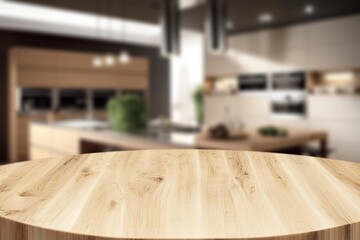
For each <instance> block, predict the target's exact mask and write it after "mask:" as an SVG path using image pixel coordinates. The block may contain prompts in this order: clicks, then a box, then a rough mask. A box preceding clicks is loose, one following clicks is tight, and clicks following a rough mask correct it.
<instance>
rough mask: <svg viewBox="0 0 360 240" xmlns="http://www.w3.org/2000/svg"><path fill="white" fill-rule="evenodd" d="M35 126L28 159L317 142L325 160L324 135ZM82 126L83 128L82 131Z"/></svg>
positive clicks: (270, 148)
mask: <svg viewBox="0 0 360 240" xmlns="http://www.w3.org/2000/svg"><path fill="white" fill-rule="evenodd" d="M78 125H79V126H77V125H76V124H64V123H51V124H49V123H38V122H33V123H31V125H30V159H38V158H45V157H58V156H66V155H73V154H82V153H94V152H105V151H120V150H142V149H184V148H197V149H224V150H249V151H266V152H286V150H287V149H293V148H297V147H301V146H303V145H306V144H307V143H309V142H313V141H318V142H319V145H320V152H322V153H323V154H322V156H326V142H327V141H326V140H327V135H326V133H324V132H316V131H308V132H307V131H301V132H300V131H290V132H289V135H288V136H286V137H262V136H259V135H258V134H255V133H249V134H248V137H247V138H245V139H234V140H214V139H209V138H207V137H204V135H203V134H200V133H196V132H195V133H194V132H181V131H175V130H173V131H158V132H141V133H137V134H127V133H119V132H115V131H112V130H110V129H107V128H105V127H86V124H85V123H81V122H80V123H79V124H78ZM84 126H85V127H84Z"/></svg>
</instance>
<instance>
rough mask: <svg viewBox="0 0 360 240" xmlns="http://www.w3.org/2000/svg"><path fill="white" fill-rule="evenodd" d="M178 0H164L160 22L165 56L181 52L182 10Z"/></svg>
mask: <svg viewBox="0 0 360 240" xmlns="http://www.w3.org/2000/svg"><path fill="white" fill-rule="evenodd" d="M179 11H180V10H179V1H178V0H162V4H161V17H160V23H161V28H162V43H161V54H162V55H163V56H164V57H169V56H173V55H178V54H179V53H180V12H179Z"/></svg>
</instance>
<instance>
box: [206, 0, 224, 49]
mask: <svg viewBox="0 0 360 240" xmlns="http://www.w3.org/2000/svg"><path fill="white" fill-rule="evenodd" d="M226 6H227V5H226V0H208V1H207V5H206V21H205V24H206V32H207V36H208V44H209V46H208V47H209V50H210V52H212V53H214V54H219V53H223V52H225V51H226V49H227V30H226V21H227V19H226V10H227V9H226Z"/></svg>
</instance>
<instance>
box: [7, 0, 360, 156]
mask: <svg viewBox="0 0 360 240" xmlns="http://www.w3.org/2000/svg"><path fill="white" fill-rule="evenodd" d="M359 26H360V1H357V0H343V1H335V0H296V1H288V0H251V1H250V0H242V1H240V0H227V1H226V0H178V1H177V0H86V1H85V0H76V1H71V0H61V1H60V0H46V1H45V0H0V84H1V85H0V138H1V139H0V140H1V141H0V142H1V144H0V160H2V161H3V162H17V161H24V160H29V159H38V158H47V157H62V156H66V155H70V154H80V153H91V152H101V151H115V150H137V149H155V148H157V149H159V148H199V149H234V150H252V151H268V152H280V153H291V154H303V155H309V156H324V157H331V158H335V159H342V160H349V161H360V148H359V147H358V146H359V144H360V27H359Z"/></svg>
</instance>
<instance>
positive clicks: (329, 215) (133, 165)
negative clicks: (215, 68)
mask: <svg viewBox="0 0 360 240" xmlns="http://www.w3.org/2000/svg"><path fill="white" fill-rule="evenodd" d="M359 222H360V165H359V164H358V163H353V162H345V161H338V160H329V159H321V158H312V157H302V156H293V155H282V154H270V153H259V152H241V151H215V150H148V151H127V152H110V153H97V154H89V155H77V156H72V157H67V158H57V159H56V158H54V159H43V160H35V161H29V162H23V163H16V164H11V165H6V166H2V167H0V239H1V240H14V239H15V240H20V239H21V240H105V239H108V240H110V239H135V238H136V239H253V240H255V239H256V240H260V239H261V240H359V239H360V223H359Z"/></svg>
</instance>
